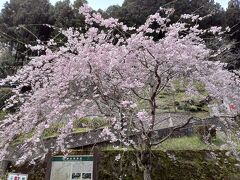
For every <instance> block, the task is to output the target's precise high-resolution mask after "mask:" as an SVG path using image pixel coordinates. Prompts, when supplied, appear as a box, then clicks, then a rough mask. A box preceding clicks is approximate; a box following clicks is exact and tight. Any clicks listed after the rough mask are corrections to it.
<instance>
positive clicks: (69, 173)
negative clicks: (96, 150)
mask: <svg viewBox="0 0 240 180" xmlns="http://www.w3.org/2000/svg"><path fill="white" fill-rule="evenodd" d="M92 176H93V156H89V155H86V156H67V157H63V156H54V157H53V158H52V169H51V180H92V179H93V177H92Z"/></svg>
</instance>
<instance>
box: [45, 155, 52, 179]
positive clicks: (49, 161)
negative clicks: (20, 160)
mask: <svg viewBox="0 0 240 180" xmlns="http://www.w3.org/2000/svg"><path fill="white" fill-rule="evenodd" d="M45 161H46V163H47V167H46V174H45V180H50V178H51V168H52V153H51V152H48V154H47V155H46V158H45Z"/></svg>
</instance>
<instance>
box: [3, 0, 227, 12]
mask: <svg viewBox="0 0 240 180" xmlns="http://www.w3.org/2000/svg"><path fill="white" fill-rule="evenodd" d="M6 1H7V0H0V8H2V7H3V4H4V3H5V2H6ZM8 1H9V0H8ZM57 1H58V0H50V2H51V3H52V4H55V3H56V2H57ZM72 1H74V0H72ZM123 1H124V0H88V3H89V5H90V6H91V7H92V8H93V9H96V10H98V9H99V8H101V9H103V10H105V9H106V8H107V7H108V6H110V5H115V4H118V5H121V4H122V3H123ZM215 1H216V2H219V3H220V4H221V5H222V6H223V7H224V8H226V7H227V4H228V0H215Z"/></svg>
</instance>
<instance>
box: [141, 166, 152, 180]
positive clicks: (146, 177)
mask: <svg viewBox="0 0 240 180" xmlns="http://www.w3.org/2000/svg"><path fill="white" fill-rule="evenodd" d="M143 179H144V180H152V178H151V172H150V169H149V168H148V167H146V168H145V169H144V172H143Z"/></svg>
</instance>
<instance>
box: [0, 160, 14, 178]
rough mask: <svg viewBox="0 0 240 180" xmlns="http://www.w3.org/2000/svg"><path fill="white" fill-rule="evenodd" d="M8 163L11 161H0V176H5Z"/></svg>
mask: <svg viewBox="0 0 240 180" xmlns="http://www.w3.org/2000/svg"><path fill="white" fill-rule="evenodd" d="M10 163H11V162H10V161H7V160H3V161H1V163H0V176H5V175H6V173H7V171H8V167H9V164H10Z"/></svg>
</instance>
